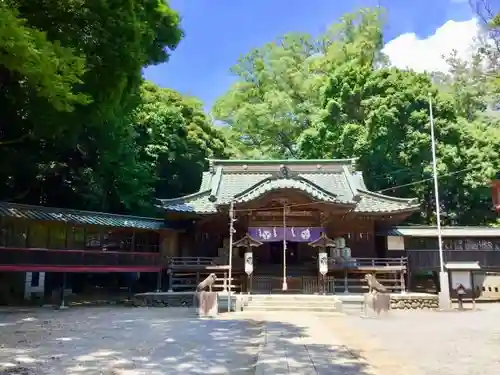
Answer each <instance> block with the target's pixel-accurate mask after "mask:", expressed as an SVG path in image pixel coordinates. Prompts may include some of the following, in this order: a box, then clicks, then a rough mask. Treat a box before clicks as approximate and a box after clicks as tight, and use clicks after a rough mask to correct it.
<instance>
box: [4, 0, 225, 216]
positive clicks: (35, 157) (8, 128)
mask: <svg viewBox="0 0 500 375" xmlns="http://www.w3.org/2000/svg"><path fill="white" fill-rule="evenodd" d="M181 37H182V31H181V29H180V28H179V16H178V15H177V13H176V12H174V11H173V10H172V9H171V8H170V7H169V6H168V4H167V3H166V2H164V1H163V0H125V1H121V2H109V1H105V0H97V1H92V2H88V1H83V0H36V1H35V0H23V1H18V0H4V1H2V2H0V57H1V59H0V89H1V90H0V105H1V107H2V117H1V119H0V157H1V159H2V161H3V162H2V164H1V165H0V180H1V181H2V184H0V199H2V200H11V201H18V202H25V203H34V204H40V203H43V204H49V205H54V206H62V207H74V208H81V209H95V210H103V211H113V212H133V213H136V214H140V213H149V214H151V213H152V207H153V203H154V198H155V195H156V190H158V191H159V192H160V193H161V194H160V195H169V194H170V195H176V194H182V193H185V192H191V191H190V190H193V189H194V188H193V185H194V184H195V181H196V180H197V179H199V178H200V174H201V172H200V168H201V166H202V164H203V163H204V162H205V160H204V158H205V157H206V156H209V155H210V156H212V155H216V156H223V155H224V149H225V147H226V144H225V139H224V138H223V137H221V136H220V134H219V133H218V132H217V131H216V130H214V128H213V126H212V124H211V122H210V121H209V120H208V119H207V117H206V116H205V115H204V113H203V111H202V106H201V104H200V103H198V102H196V101H195V100H194V99H191V98H184V97H182V96H181V95H179V94H177V93H175V92H173V91H170V90H161V89H158V88H156V87H154V86H153V85H151V84H146V85H145V86H144V89H143V90H142V91H141V85H142V77H141V72H142V69H143V68H144V67H145V66H147V65H150V64H157V63H162V62H165V61H167V60H168V57H169V55H170V53H171V51H172V50H173V49H175V47H176V46H177V44H178V43H179V41H180V39H181ZM145 135H147V136H145ZM173 135H174V136H173ZM191 163H194V164H196V165H197V166H196V167H194V168H190V166H191ZM191 180H192V181H191Z"/></svg>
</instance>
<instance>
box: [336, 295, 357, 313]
mask: <svg viewBox="0 0 500 375" xmlns="http://www.w3.org/2000/svg"><path fill="white" fill-rule="evenodd" d="M335 297H336V298H338V300H339V301H340V302H341V303H342V312H343V313H344V314H348V315H360V314H362V313H363V303H364V296H363V295H362V294H337V295H335Z"/></svg>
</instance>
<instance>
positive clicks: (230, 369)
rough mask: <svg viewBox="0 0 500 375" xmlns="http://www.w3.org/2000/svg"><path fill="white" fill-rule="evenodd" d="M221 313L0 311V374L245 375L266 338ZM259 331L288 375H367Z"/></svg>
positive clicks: (278, 327) (285, 334) (332, 355)
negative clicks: (285, 363) (286, 365)
mask: <svg viewBox="0 0 500 375" xmlns="http://www.w3.org/2000/svg"><path fill="white" fill-rule="evenodd" d="M227 316H228V318H224V317H221V318H219V319H199V318H197V317H194V316H193V315H192V313H188V309H182V308H177V309H175V308H168V309H167V308H126V307H102V308H84V307H82V308H72V309H69V310H63V311H54V310H50V309H31V310H24V311H18V312H10V313H8V312H2V313H0V374H23V375H34V374H46V375H48V374H50V375H59V374H61V375H62V374H81V375H90V374H115V375H119V374H123V375H132V374H150V375H160V374H169V375H170V374H186V375H188V374H202V373H203V374H231V375H239V374H241V375H243V374H253V373H254V372H255V364H256V362H257V357H258V352H259V347H260V348H263V347H265V348H267V349H266V350H267V352H269V344H270V343H269V341H268V342H267V346H263V344H265V335H263V334H262V332H263V327H264V325H265V324H264V322H263V321H260V320H252V319H243V317H241V318H240V317H238V315H235V314H231V315H227ZM267 326H268V330H267V331H268V335H267V340H274V344H273V345H274V349H273V350H274V353H272V355H274V356H275V357H276V358H279V359H280V358H281V359H283V356H286V355H288V356H289V357H290V356H292V357H293V358H288V363H290V364H291V365H290V366H291V368H290V369H289V370H290V372H291V373H297V374H301V375H307V374H310V373H311V374H336V373H338V374H345V375H365V374H369V373H370V372H369V371H368V367H367V364H366V363H365V361H364V360H363V359H362V358H360V356H359V354H358V353H355V352H353V351H352V350H349V349H348V348H346V347H345V346H342V345H333V346H332V345H331V344H323V343H315V342H313V340H312V337H310V335H309V333H308V332H306V330H305V329H304V328H303V327H299V326H296V325H293V324H288V323H282V322H279V321H273V322H270V323H269V322H267ZM271 331H272V332H274V333H275V334H274V336H273V338H271V336H270V333H272V332H271ZM276 337H277V338H276ZM306 344H307V345H306ZM286 353H288V354H286ZM311 358H312V359H313V360H314V362H315V364H316V368H314V369H313V370H311V368H310V365H309V364H310V363H311ZM270 366H271V372H270V374H281V373H284V372H283V371H282V370H283V367H282V363H281V364H280V363H278V362H276V363H274V364H273V363H270ZM273 366H274V367H273ZM2 371H3V372H2ZM286 373H288V372H286Z"/></svg>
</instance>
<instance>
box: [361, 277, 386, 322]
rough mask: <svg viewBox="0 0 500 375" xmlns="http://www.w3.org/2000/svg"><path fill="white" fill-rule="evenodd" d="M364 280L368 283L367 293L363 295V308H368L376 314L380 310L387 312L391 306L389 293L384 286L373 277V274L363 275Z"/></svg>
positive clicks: (378, 313)
mask: <svg viewBox="0 0 500 375" xmlns="http://www.w3.org/2000/svg"><path fill="white" fill-rule="evenodd" d="M365 280H366V281H367V283H368V293H365V295H364V297H365V298H364V310H365V314H366V312H367V308H370V309H371V310H372V311H374V312H375V313H376V314H377V315H380V313H381V312H382V311H384V312H388V311H389V309H390V308H391V295H390V294H389V291H388V290H387V288H386V287H385V286H383V285H382V284H381V283H380V282H379V281H378V280H377V278H376V277H375V275H372V274H367V275H365Z"/></svg>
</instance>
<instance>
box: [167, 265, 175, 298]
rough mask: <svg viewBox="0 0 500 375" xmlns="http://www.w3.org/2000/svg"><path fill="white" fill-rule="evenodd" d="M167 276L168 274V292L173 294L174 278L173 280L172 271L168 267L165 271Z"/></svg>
mask: <svg viewBox="0 0 500 375" xmlns="http://www.w3.org/2000/svg"><path fill="white" fill-rule="evenodd" d="M167 274H168V291H169V292H173V291H174V289H173V282H174V278H173V272H172V269H171V268H170V267H169V268H168V269H167Z"/></svg>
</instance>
